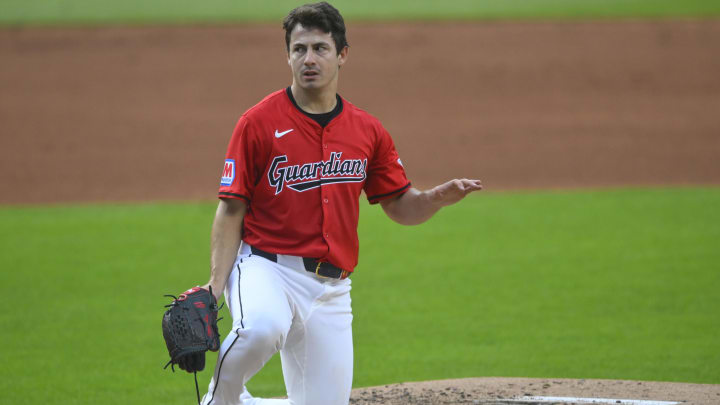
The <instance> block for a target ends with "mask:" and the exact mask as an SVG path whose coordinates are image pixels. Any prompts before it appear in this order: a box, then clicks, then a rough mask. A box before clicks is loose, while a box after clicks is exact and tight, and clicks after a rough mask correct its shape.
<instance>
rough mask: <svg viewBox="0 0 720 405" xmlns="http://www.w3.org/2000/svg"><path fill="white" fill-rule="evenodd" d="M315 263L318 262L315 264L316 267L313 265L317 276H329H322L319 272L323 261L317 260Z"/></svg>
mask: <svg viewBox="0 0 720 405" xmlns="http://www.w3.org/2000/svg"><path fill="white" fill-rule="evenodd" d="M317 263H318V264H317V267H315V275H316V276H318V277H322V278H329V277H327V276H323V275H322V274H320V273H319V271H320V266H322V264H323V262H321V261H320V260H318V262H317Z"/></svg>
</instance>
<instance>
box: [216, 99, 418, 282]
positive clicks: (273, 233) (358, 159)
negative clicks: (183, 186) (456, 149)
mask: <svg viewBox="0 0 720 405" xmlns="http://www.w3.org/2000/svg"><path fill="white" fill-rule="evenodd" d="M342 103H343V105H342V111H341V112H340V113H339V115H337V116H336V117H335V118H333V119H332V121H330V123H328V124H327V126H325V127H324V128H323V127H321V126H320V125H319V124H318V123H317V122H315V121H314V120H313V119H311V118H310V117H308V116H307V115H305V114H304V113H303V112H302V111H300V110H299V109H298V108H297V107H296V106H295V105H294V104H293V102H292V101H291V100H290V98H289V97H288V95H287V94H286V91H285V90H279V91H277V92H274V93H272V94H270V95H269V96H267V97H266V98H265V99H263V100H262V101H261V102H260V103H258V104H257V105H256V106H254V107H252V108H251V109H249V110H248V111H247V112H246V113H245V114H243V115H242V117H240V120H239V121H238V124H237V126H236V127H235V131H234V132H233V135H232V139H231V140H230V145H229V146H228V151H227V155H226V158H225V166H224V169H223V174H222V178H221V181H220V191H219V197H220V198H240V199H243V200H245V202H246V203H248V211H247V213H246V214H245V219H244V226H243V240H244V241H245V242H247V243H249V244H250V245H252V246H255V247H257V248H259V249H262V250H264V251H267V252H271V253H277V254H287V255H294V256H303V257H312V258H316V259H319V260H321V261H327V262H330V263H332V264H334V265H335V266H338V267H340V268H342V269H344V270H348V271H353V269H354V268H355V266H356V265H357V262H358V248H359V243H358V236H357V225H358V216H359V199H360V193H361V191H362V190H365V194H366V195H367V198H368V200H369V201H370V203H371V204H375V203H378V202H379V201H381V200H383V199H385V198H389V197H393V196H397V195H400V194H402V193H404V192H405V191H407V190H408V189H409V188H410V182H409V181H408V179H407V177H406V176H405V170H404V169H403V167H402V163H401V162H400V159H399V157H398V154H397V151H396V150H395V145H394V143H393V141H392V138H391V137H390V134H388V132H387V131H386V130H385V128H383V126H382V125H381V124H380V122H379V121H378V120H377V119H376V118H374V117H372V116H371V115H370V114H368V113H366V112H365V111H363V110H361V109H359V108H357V107H355V106H354V105H352V104H351V103H349V102H347V101H346V100H344V99H343V100H342Z"/></svg>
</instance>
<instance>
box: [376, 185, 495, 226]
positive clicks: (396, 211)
mask: <svg viewBox="0 0 720 405" xmlns="http://www.w3.org/2000/svg"><path fill="white" fill-rule="evenodd" d="M479 190H482V183H481V182H480V180H468V179H455V180H450V181H448V182H447V183H443V184H440V185H438V186H435V187H433V188H431V189H430V190H425V191H420V190H418V189H416V188H410V189H409V190H408V191H407V192H406V193H404V194H402V195H400V196H399V197H396V198H389V199H387V200H382V201H380V205H381V206H382V208H383V211H385V214H387V216H388V217H390V219H392V220H393V221H395V222H397V223H399V224H401V225H419V224H422V223H423V222H425V221H427V220H428V219H430V218H431V217H432V216H433V215H435V213H436V212H438V210H440V208H442V207H446V206H448V205H452V204H455V203H457V202H458V201H460V200H462V199H463V198H465V196H466V195H468V194H470V193H472V192H473V191H479Z"/></svg>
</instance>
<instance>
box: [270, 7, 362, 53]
mask: <svg viewBox="0 0 720 405" xmlns="http://www.w3.org/2000/svg"><path fill="white" fill-rule="evenodd" d="M298 24H300V25H302V26H303V27H305V28H309V29H313V28H317V29H319V30H320V31H322V32H324V33H326V34H331V35H332V38H333V41H334V42H335V49H336V51H337V53H338V54H339V53H340V51H342V50H343V48H345V47H346V46H350V45H349V44H348V42H347V38H345V20H343V18H342V16H341V15H340V12H339V11H338V10H337V9H336V8H335V7H333V6H331V5H330V4H328V3H327V2H325V1H321V2H320V3H311V4H305V5H302V6H300V7H298V8H296V9H294V10H293V11H291V12H290V14H288V15H287V17H285V19H284V20H283V29H285V46H286V47H287V51H288V52H290V33H291V32H292V30H293V29H295V26H296V25H298Z"/></svg>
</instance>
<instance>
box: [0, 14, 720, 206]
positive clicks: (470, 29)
mask: <svg viewBox="0 0 720 405" xmlns="http://www.w3.org/2000/svg"><path fill="white" fill-rule="evenodd" d="M348 35H349V40H350V44H351V52H350V60H349V63H348V65H347V66H346V67H345V68H344V69H343V72H342V73H341V90H340V92H341V94H342V95H343V96H345V97H346V98H348V99H349V100H351V101H353V102H354V103H355V104H356V105H358V106H360V107H362V108H365V109H367V110H368V111H370V112H371V113H373V114H374V115H376V116H378V117H379V118H380V119H381V120H382V121H383V123H384V124H385V126H386V127H387V128H388V129H389V130H390V132H391V133H392V134H393V136H394V138H395V140H396V143H397V146H398V149H399V151H400V154H401V156H402V159H403V162H404V163H405V166H406V168H407V169H408V174H409V176H410V178H411V179H412V180H413V181H414V183H415V184H416V185H418V186H421V187H422V186H429V185H433V184H436V183H438V182H441V181H444V180H447V179H449V178H452V177H456V176H459V177H465V176H466V177H478V178H482V179H483V181H484V183H485V185H486V187H487V188H488V189H490V190H493V189H495V190H497V189H508V188H525V187H533V188H548V187H552V188H565V187H596V186H617V185H660V184H679V185H683V184H718V183H720V164H719V163H718V156H720V135H719V134H720V119H719V118H718V111H720V75H719V74H718V72H720V51H719V49H718V45H717V44H718V43H720V21H657V22H586V23H578V22H562V23H554V22H546V23H542V22H540V23H507V22H503V23H499V22H498V23H475V24H471V23H462V24H452V23H436V24H425V25H423V24H404V25H402V24H384V25H369V24H352V23H351V24H350V25H349V32H348ZM282 38H283V37H282V31H281V29H280V27H279V26H273V27H267V26H244V27H241V26H234V27H232V26H231V27H194V28H181V27H164V28H102V29H100V28H98V29H32V30H30V29H22V28H18V29H4V30H0V60H2V63H0V88H1V91H0V204H21V203H48V202H71V201H108V200H110V201H118V200H121V201H127V200H141V201H143V200H158V199H163V200H164V199H170V200H175V199H179V200H186V199H212V198H214V197H215V192H216V188H217V185H218V177H219V175H220V170H221V165H222V161H223V157H224V150H225V147H226V145H227V142H228V139H229V136H230V133H231V131H232V128H233V126H234V124H235V122H236V120H237V118H238V117H239V115H240V114H241V113H242V112H243V111H244V110H245V109H247V108H248V107H250V106H251V105H253V104H254V103H255V102H257V101H258V100H259V99H260V98H261V97H263V96H264V95H265V94H267V93H268V92H270V91H273V90H276V89H279V88H282V87H284V86H286V85H288V84H289V81H290V75H289V69H288V67H287V65H286V64H285V59H284V58H285V55H284V42H283V39H282Z"/></svg>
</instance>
